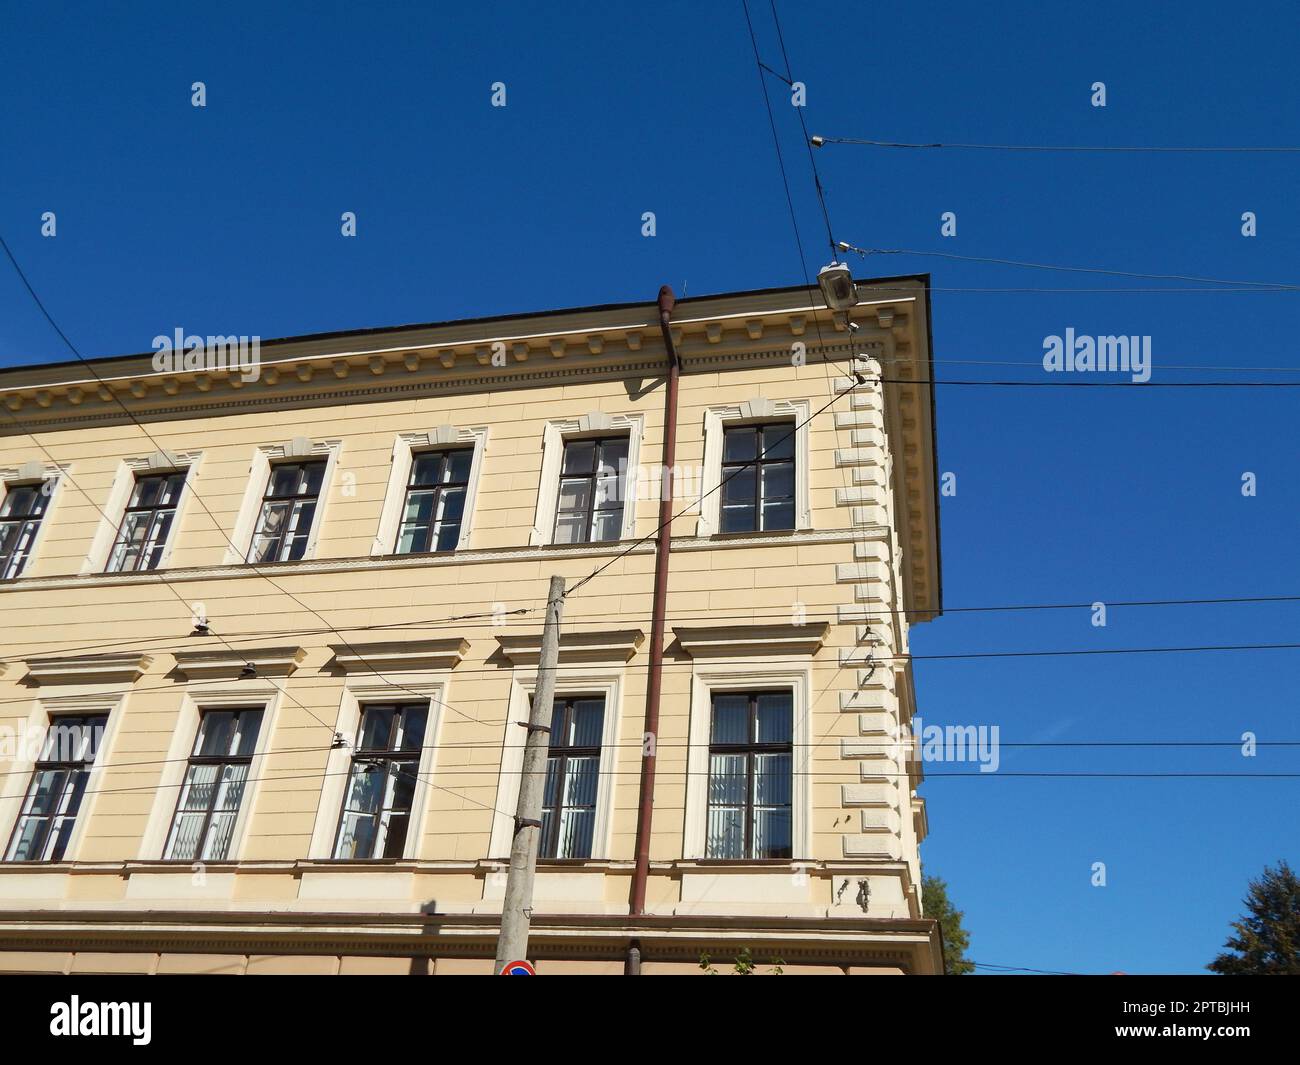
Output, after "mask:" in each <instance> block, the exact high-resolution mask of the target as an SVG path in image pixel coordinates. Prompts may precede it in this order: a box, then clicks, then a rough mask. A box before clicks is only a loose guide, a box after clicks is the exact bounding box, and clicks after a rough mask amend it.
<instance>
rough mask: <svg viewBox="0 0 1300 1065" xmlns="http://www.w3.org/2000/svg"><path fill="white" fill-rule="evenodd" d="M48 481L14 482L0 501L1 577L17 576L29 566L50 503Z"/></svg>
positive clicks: (5, 578) (6, 578)
mask: <svg viewBox="0 0 1300 1065" xmlns="http://www.w3.org/2000/svg"><path fill="white" fill-rule="evenodd" d="M46 484H52V482H48V481H47V482H43V483H40V484H15V485H11V486H10V487H9V489H8V491H6V492H5V498H4V502H3V503H0V579H4V580H9V579H10V578H11V577H17V576H18V575H19V574H20V573H22V571H23V567H24V566H25V565H27V559H28V556H30V555H31V553H32V544H33V542H34V541H35V540H36V533H37V532H38V531H39V529H40V527H41V518H42V517H44V516H45V508H46V506H47V505H48V504H49V502H50V496H49V491H48V490H47V489H46V487H45V486H46Z"/></svg>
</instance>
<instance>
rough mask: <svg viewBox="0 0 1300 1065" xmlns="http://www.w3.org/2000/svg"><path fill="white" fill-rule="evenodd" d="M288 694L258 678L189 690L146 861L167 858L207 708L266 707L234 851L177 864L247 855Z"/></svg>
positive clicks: (144, 844) (143, 853)
mask: <svg viewBox="0 0 1300 1065" xmlns="http://www.w3.org/2000/svg"><path fill="white" fill-rule="evenodd" d="M283 694H284V693H283V690H282V689H281V688H280V687H279V686H278V685H276V684H273V683H271V682H270V681H269V680H265V679H256V678H254V679H251V680H245V681H241V682H240V684H239V687H237V688H210V689H203V690H201V691H195V690H193V689H190V690H188V691H186V693H185V697H184V698H183V699H182V700H181V708H180V713H179V714H178V715H177V718H176V722H175V724H174V725H173V727H172V739H171V744H170V746H169V747H168V748H167V761H166V762H164V763H163V770H162V773H161V774H160V775H159V778H158V790H157V792H156V793H155V795H154V801H153V807H152V808H151V809H150V811H149V820H148V822H147V823H146V827H145V833H144V837H143V838H142V839H141V841H140V851H139V854H138V855H137V857H138V859H139V860H140V861H146V862H149V861H152V862H157V861H163V860H165V859H166V855H165V853H164V851H165V848H166V846H167V837H168V836H169V835H170V834H171V828H172V820H173V819H174V816H175V812H176V800H177V799H178V798H179V796H180V791H181V787H182V786H183V785H184V783H185V774H186V772H187V771H188V770H189V766H190V756H191V755H192V754H193V753H194V742H195V740H196V738H197V737H198V731H199V723H200V721H201V720H202V718H203V714H204V712H205V711H207V710H256V709H257V708H259V707H261V708H262V724H261V727H260V728H258V730H257V744H256V746H255V747H254V748H253V760H252V762H250V763H249V766H248V780H247V782H246V783H245V785H244V794H243V795H242V796H241V798H240V800H239V815H238V816H237V817H236V818H235V828H234V831H232V832H231V834H230V850H229V853H227V855H226V857H224V858H222V859H220V860H219V861H218V860H212V861H204V860H202V859H199V858H195V859H194V860H193V861H191V862H183V861H178V862H177V863H176V864H177V865H178V866H181V867H184V866H186V865H188V866H190V867H191V868H193V867H195V866H199V865H224V864H226V863H229V862H237V861H239V860H240V859H241V858H242V856H243V852H244V843H245V839H246V834H247V831H248V823H249V820H250V818H251V816H252V810H253V807H254V805H255V804H256V803H257V796H258V794H259V793H260V791H261V788H262V777H263V775H264V773H265V770H266V761H267V757H268V756H269V754H270V750H271V734H272V733H273V732H274V731H275V725H276V719H277V718H278V716H279V713H280V703H281V697H282V696H283Z"/></svg>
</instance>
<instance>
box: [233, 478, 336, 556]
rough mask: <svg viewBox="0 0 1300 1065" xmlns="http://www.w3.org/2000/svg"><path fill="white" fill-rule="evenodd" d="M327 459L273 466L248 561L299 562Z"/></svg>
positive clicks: (309, 531)
mask: <svg viewBox="0 0 1300 1065" xmlns="http://www.w3.org/2000/svg"><path fill="white" fill-rule="evenodd" d="M324 480H325V459H319V460H316V461H313V462H284V463H280V464H279V465H277V466H272V467H271V476H270V477H269V478H268V480H267V484H266V495H264V496H263V497H262V511H261V514H260V516H259V517H258V521H257V529H256V531H255V532H254V533H253V545H252V547H251V548H250V549H249V552H248V561H249V562H296V561H297V560H298V559H300V558H302V556H303V555H304V553H306V550H307V541H308V539H309V538H310V537H311V526H312V520H313V519H314V518H315V517H316V503H317V497H318V496H319V495H320V488H321V483H322V482H323V481H324Z"/></svg>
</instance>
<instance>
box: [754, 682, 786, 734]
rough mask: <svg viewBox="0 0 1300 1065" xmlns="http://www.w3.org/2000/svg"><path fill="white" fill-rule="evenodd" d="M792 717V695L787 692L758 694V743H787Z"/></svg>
mask: <svg viewBox="0 0 1300 1065" xmlns="http://www.w3.org/2000/svg"><path fill="white" fill-rule="evenodd" d="M793 718H794V697H793V696H792V695H791V694H790V693H789V692H762V693H760V694H759V696H758V711H757V723H756V724H757V727H756V731H757V736H756V737H755V740H756V742H758V743H789V742H790V739H791V728H792V726H793Z"/></svg>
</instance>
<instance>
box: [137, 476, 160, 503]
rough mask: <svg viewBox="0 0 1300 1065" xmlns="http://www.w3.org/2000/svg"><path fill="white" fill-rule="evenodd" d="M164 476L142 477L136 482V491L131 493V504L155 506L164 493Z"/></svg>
mask: <svg viewBox="0 0 1300 1065" xmlns="http://www.w3.org/2000/svg"><path fill="white" fill-rule="evenodd" d="M162 489H163V478H161V477H141V478H139V479H138V480H137V481H136V482H135V491H134V492H133V493H131V506H133V507H154V506H157V505H158V498H159V496H161V495H162Z"/></svg>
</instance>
